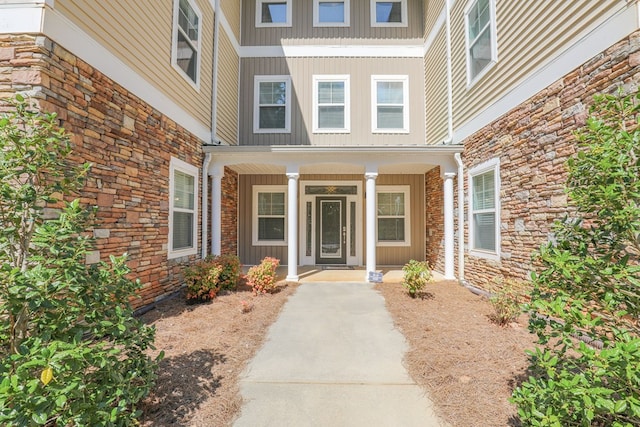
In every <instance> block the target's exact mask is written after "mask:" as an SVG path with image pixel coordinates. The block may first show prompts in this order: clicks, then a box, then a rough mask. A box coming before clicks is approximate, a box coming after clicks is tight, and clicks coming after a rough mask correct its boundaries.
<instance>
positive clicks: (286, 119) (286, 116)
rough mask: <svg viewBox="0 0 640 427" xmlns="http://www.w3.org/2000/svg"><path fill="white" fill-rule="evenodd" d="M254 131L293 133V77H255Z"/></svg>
mask: <svg viewBox="0 0 640 427" xmlns="http://www.w3.org/2000/svg"><path fill="white" fill-rule="evenodd" d="M253 96H254V102H255V104H254V111H253V131H254V132H255V133H289V132H291V77H289V76H255V78H254V94H253Z"/></svg>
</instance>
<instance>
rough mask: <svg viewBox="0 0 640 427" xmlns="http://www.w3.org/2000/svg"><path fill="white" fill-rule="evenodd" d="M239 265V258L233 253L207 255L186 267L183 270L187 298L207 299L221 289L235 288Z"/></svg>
mask: <svg viewBox="0 0 640 427" xmlns="http://www.w3.org/2000/svg"><path fill="white" fill-rule="evenodd" d="M240 267H241V265H240V259H239V258H238V257H237V256H235V255H216V256H208V257H206V258H205V259H203V260H200V261H198V262H196V263H195V264H194V265H192V266H190V267H187V268H186V269H185V271H184V281H185V284H186V286H187V300H191V301H208V300H211V299H213V298H215V297H216V296H217V295H218V292H220V290H222V289H226V290H234V289H236V287H237V286H238V280H239V278H240Z"/></svg>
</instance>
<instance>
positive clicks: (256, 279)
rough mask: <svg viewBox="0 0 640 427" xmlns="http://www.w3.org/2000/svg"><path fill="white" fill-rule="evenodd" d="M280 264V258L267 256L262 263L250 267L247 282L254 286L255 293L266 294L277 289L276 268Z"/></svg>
mask: <svg viewBox="0 0 640 427" xmlns="http://www.w3.org/2000/svg"><path fill="white" fill-rule="evenodd" d="M279 265H280V260H279V259H277V258H273V257H265V258H264V259H263V260H262V261H261V262H260V264H258V265H254V266H253V267H251V268H250V269H249V271H248V272H247V283H248V284H249V286H251V287H252V288H253V293H254V294H256V295H257V294H266V293H273V292H275V291H276V289H277V283H276V269H277V268H278V266H279Z"/></svg>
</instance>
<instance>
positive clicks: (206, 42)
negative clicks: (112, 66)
mask: <svg viewBox="0 0 640 427" xmlns="http://www.w3.org/2000/svg"><path fill="white" fill-rule="evenodd" d="M197 3H198V7H199V8H200V11H201V12H202V15H203V16H202V26H201V29H202V46H201V49H200V55H201V61H200V90H199V91H196V90H195V89H194V88H193V86H192V85H191V84H189V82H187V80H185V78H183V77H182V75H181V74H179V73H178V71H177V70H176V69H175V68H173V66H172V65H171V43H172V26H173V1H159V2H154V4H153V7H150V6H149V4H148V3H146V2H139V1H134V0H109V1H82V0H56V2H55V9H56V10H58V11H60V12H61V13H62V14H63V15H65V16H66V17H67V18H68V19H70V20H71V21H72V22H73V23H74V24H76V25H77V26H78V27H80V28H81V29H82V30H83V31H85V32H86V33H87V34H88V35H89V36H90V37H91V38H93V39H95V40H96V41H97V42H98V43H100V44H101V45H102V46H104V47H105V48H107V49H108V50H109V51H110V52H111V53H112V54H114V55H115V56H116V57H118V58H119V59H120V60H122V61H123V62H124V63H125V64H127V65H128V66H129V67H131V68H132V69H133V70H134V71H135V72H136V73H138V74H139V75H140V76H142V77H143V78H144V79H145V80H147V81H148V82H149V83H151V84H152V85H153V86H155V87H156V89H158V90H159V91H161V92H162V93H164V94H165V95H166V96H168V97H169V98H171V99H172V100H173V101H174V102H176V103H177V104H178V105H180V106H181V107H182V108H184V109H185V110H186V111H188V112H189V113H190V114H191V115H192V116H193V117H195V118H197V119H198V120H199V121H200V122H202V124H204V125H205V126H209V125H210V124H211V81H212V77H211V76H212V68H211V66H212V61H213V10H212V8H211V3H210V2H209V1H208V0H197ZM150 40H152V41H153V43H150V42H149V41H150ZM78 53H79V54H81V52H78Z"/></svg>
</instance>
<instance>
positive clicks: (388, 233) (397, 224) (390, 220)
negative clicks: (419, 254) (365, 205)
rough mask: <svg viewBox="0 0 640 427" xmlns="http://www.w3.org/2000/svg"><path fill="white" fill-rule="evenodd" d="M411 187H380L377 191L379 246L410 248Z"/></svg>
mask: <svg viewBox="0 0 640 427" xmlns="http://www.w3.org/2000/svg"><path fill="white" fill-rule="evenodd" d="M409 195H410V191H409V186H408V185H399V186H385V185H381V186H378V188H377V189H376V208H377V217H378V218H377V235H378V246H409V245H411V241H410V238H409V237H410V232H409V230H411V224H410V223H409V220H410V217H409V211H410V209H409V206H410V204H409Z"/></svg>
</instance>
